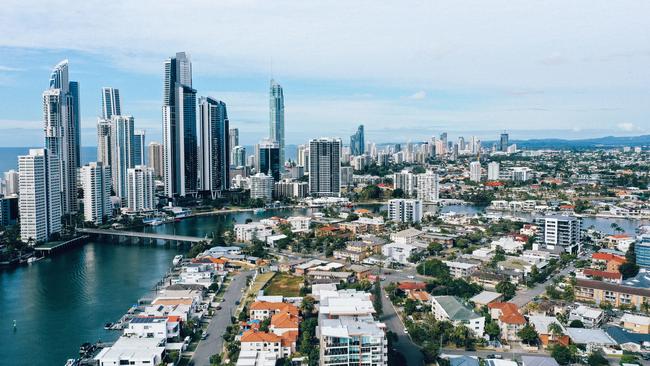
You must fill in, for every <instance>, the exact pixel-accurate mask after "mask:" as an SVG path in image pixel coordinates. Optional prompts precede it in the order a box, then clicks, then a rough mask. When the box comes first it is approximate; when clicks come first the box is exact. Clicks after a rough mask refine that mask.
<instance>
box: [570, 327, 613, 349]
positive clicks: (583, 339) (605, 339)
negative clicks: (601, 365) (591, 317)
mask: <svg viewBox="0 0 650 366" xmlns="http://www.w3.org/2000/svg"><path fill="white" fill-rule="evenodd" d="M566 332H567V335H568V336H569V338H570V339H571V342H572V343H574V344H576V345H578V346H584V347H585V348H586V350H587V352H589V353H591V352H593V351H594V350H598V349H601V348H603V347H608V346H615V345H616V341H614V340H613V339H612V337H610V336H609V335H608V334H607V333H606V332H605V331H604V330H602V329H588V328H566Z"/></svg>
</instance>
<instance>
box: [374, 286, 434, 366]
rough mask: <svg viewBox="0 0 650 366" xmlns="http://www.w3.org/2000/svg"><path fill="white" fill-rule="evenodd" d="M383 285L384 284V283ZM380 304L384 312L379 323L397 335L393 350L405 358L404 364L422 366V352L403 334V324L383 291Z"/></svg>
mask: <svg viewBox="0 0 650 366" xmlns="http://www.w3.org/2000/svg"><path fill="white" fill-rule="evenodd" d="M384 284H385V282H384ZM381 304H382V308H383V310H384V313H383V315H382V316H381V317H380V319H379V320H380V321H381V322H383V323H385V324H386V326H387V327H388V329H389V330H391V331H392V332H393V333H395V334H397V339H398V342H397V343H395V348H396V349H397V351H399V352H400V353H401V354H402V355H404V358H406V363H407V364H408V365H410V366H420V365H423V364H424V360H423V358H422V352H420V348H419V347H418V346H416V345H415V344H414V343H413V341H411V338H410V337H409V336H408V334H406V333H404V328H405V327H404V324H403V323H402V320H401V319H400V318H399V316H398V315H397V313H396V312H395V308H394V307H393V304H392V303H391V302H390V300H389V299H387V298H386V292H385V291H384V289H383V286H382V290H381Z"/></svg>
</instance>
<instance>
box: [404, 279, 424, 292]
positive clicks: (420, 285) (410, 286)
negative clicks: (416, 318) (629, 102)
mask: <svg viewBox="0 0 650 366" xmlns="http://www.w3.org/2000/svg"><path fill="white" fill-rule="evenodd" d="M397 288H398V289H400V290H402V291H404V292H406V293H408V292H409V291H415V290H424V289H426V288H427V284H426V283H424V282H400V283H399V285H397Z"/></svg>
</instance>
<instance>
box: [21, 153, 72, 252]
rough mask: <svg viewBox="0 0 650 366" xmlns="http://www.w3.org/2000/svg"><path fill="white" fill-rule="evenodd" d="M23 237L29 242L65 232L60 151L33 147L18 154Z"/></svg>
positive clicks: (22, 238) (46, 238)
mask: <svg viewBox="0 0 650 366" xmlns="http://www.w3.org/2000/svg"><path fill="white" fill-rule="evenodd" d="M18 170H19V172H20V179H19V189H20V196H19V200H18V206H19V212H20V238H21V240H22V241H23V242H25V243H29V242H30V241H33V242H41V241H45V240H48V239H49V238H50V236H51V235H52V234H55V233H59V232H61V216H63V209H62V203H61V176H60V172H61V170H60V163H59V158H58V157H57V156H56V155H50V153H49V151H48V150H47V149H31V150H29V155H23V156H19V157H18Z"/></svg>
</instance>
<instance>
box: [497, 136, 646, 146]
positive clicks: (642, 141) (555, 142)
mask: <svg viewBox="0 0 650 366" xmlns="http://www.w3.org/2000/svg"><path fill="white" fill-rule="evenodd" d="M510 142H511V143H514V144H517V147H525V148H529V149H543V148H565V149H567V148H575V149H591V148H598V147H621V146H648V145H650V135H641V136H605V137H597V138H590V139H579V140H564V139H532V140H511V141H510ZM488 146H489V145H488Z"/></svg>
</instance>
